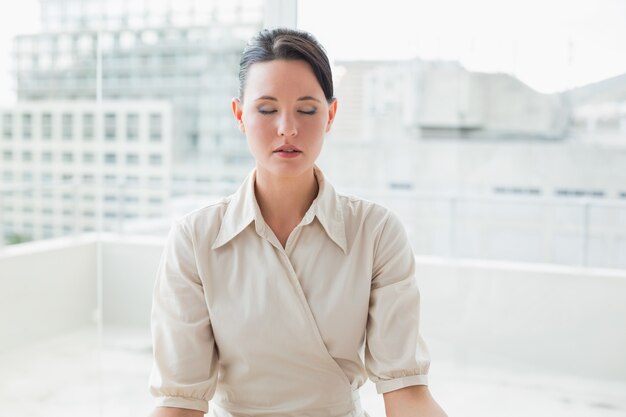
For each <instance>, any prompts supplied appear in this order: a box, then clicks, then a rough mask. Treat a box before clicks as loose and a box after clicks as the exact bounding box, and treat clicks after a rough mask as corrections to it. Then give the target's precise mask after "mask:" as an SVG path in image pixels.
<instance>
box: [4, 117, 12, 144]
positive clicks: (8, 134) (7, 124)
mask: <svg viewBox="0 0 626 417" xmlns="http://www.w3.org/2000/svg"><path fill="white" fill-rule="evenodd" d="M2 137H3V138H4V139H11V138H13V115H12V114H10V113H5V114H3V115H2Z"/></svg>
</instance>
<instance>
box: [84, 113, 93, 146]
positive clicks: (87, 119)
mask: <svg viewBox="0 0 626 417" xmlns="http://www.w3.org/2000/svg"><path fill="white" fill-rule="evenodd" d="M93 120H94V118H93V114H91V113H85V114H83V140H93V137H94V125H93Z"/></svg>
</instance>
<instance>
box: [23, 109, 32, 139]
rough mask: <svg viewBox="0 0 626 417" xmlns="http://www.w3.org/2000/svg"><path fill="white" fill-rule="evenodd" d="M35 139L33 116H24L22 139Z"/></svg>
mask: <svg viewBox="0 0 626 417" xmlns="http://www.w3.org/2000/svg"><path fill="white" fill-rule="evenodd" d="M32 137H33V116H32V115H31V114H30V113H24V114H22V138H23V139H24V140H30V139H32Z"/></svg>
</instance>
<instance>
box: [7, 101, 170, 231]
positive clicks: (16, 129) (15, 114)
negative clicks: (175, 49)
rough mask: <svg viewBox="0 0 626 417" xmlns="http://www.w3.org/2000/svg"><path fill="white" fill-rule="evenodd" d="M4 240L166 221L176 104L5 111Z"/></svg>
mask: <svg viewBox="0 0 626 417" xmlns="http://www.w3.org/2000/svg"><path fill="white" fill-rule="evenodd" d="M0 114H1V117H0V135H1V138H0V158H1V165H0V167H1V168H0V187H1V189H2V194H1V197H0V198H1V200H2V201H1V203H0V218H1V219H2V220H1V221H2V223H1V226H2V229H3V233H2V235H1V236H4V237H5V238H10V237H11V236H13V237H15V236H21V237H23V238H25V239H39V238H47V237H53V236H59V235H64V234H73V233H79V232H82V231H91V230H95V229H96V227H97V226H98V218H99V216H100V215H102V218H103V224H102V227H103V229H104V230H119V228H120V227H121V226H122V224H123V222H124V221H125V220H126V219H134V218H140V217H141V218H153V217H161V216H163V215H164V212H165V208H166V207H167V204H166V203H167V202H168V200H169V197H170V181H171V169H172V168H171V167H172V161H171V155H172V146H173V140H172V139H173V138H172V105H171V104H170V103H168V102H158V101H135V102H132V101H116V102H106V101H105V102H103V103H102V105H101V106H98V105H97V104H96V103H95V102H91V101H84V102H83V101H71V102H70V101H45V102H19V103H18V104H17V105H16V106H14V107H11V108H4V109H0Z"/></svg>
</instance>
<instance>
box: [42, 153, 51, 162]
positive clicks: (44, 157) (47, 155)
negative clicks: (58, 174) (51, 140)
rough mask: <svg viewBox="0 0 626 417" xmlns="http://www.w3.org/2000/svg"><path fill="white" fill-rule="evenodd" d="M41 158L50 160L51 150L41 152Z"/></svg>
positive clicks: (46, 160) (45, 160) (44, 160)
mask: <svg viewBox="0 0 626 417" xmlns="http://www.w3.org/2000/svg"><path fill="white" fill-rule="evenodd" d="M41 160H42V161H43V162H52V152H50V151H45V152H42V154H41Z"/></svg>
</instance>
